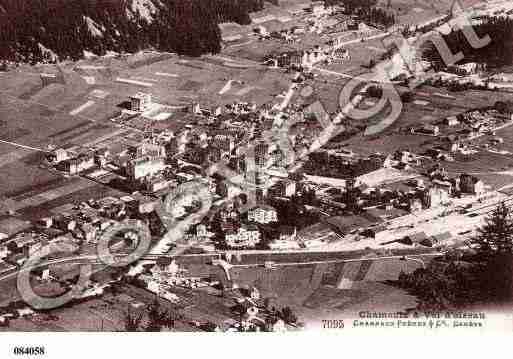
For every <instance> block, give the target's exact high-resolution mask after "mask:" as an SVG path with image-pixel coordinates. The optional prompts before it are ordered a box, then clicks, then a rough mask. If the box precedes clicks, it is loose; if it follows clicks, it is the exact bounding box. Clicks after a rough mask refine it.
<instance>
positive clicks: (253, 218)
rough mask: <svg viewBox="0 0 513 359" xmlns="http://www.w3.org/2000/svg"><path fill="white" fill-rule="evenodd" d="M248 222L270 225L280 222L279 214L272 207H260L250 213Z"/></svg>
mask: <svg viewBox="0 0 513 359" xmlns="http://www.w3.org/2000/svg"><path fill="white" fill-rule="evenodd" d="M248 221H250V222H257V223H260V224H269V223H271V222H277V221H278V212H277V211H276V209H274V208H273V207H271V206H258V207H255V208H252V209H250V210H249V211H248Z"/></svg>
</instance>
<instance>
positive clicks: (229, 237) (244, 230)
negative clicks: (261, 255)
mask: <svg viewBox="0 0 513 359" xmlns="http://www.w3.org/2000/svg"><path fill="white" fill-rule="evenodd" d="M260 237H261V234H260V231H259V230H258V228H257V227H255V226H241V227H240V228H239V229H238V231H227V232H226V234H225V237H224V239H225V241H226V244H227V245H228V246H229V247H231V248H253V247H255V246H256V245H257V244H258V243H259V242H260V239H261V238H260Z"/></svg>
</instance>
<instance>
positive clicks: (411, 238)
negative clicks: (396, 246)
mask: <svg viewBox="0 0 513 359" xmlns="http://www.w3.org/2000/svg"><path fill="white" fill-rule="evenodd" d="M426 240H429V237H428V235H427V234H426V233H424V232H417V233H413V234H409V235H407V236H405V237H404V238H402V239H401V240H400V242H401V243H402V244H406V245H409V246H412V245H414V244H421V243H422V242H424V241H426Z"/></svg>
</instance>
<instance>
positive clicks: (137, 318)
mask: <svg viewBox="0 0 513 359" xmlns="http://www.w3.org/2000/svg"><path fill="white" fill-rule="evenodd" d="M142 319H143V313H140V314H139V315H135V314H132V313H131V312H130V310H129V311H128V312H127V313H126V314H125V318H124V322H125V331H127V332H137V331H139V330H141V329H142V326H141V324H142Z"/></svg>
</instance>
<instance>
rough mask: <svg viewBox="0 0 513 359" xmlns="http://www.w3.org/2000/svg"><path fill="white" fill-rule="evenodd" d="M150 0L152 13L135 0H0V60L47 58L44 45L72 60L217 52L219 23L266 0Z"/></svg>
mask: <svg viewBox="0 0 513 359" xmlns="http://www.w3.org/2000/svg"><path fill="white" fill-rule="evenodd" d="M152 3H153V7H150V8H148V9H147V10H148V11H149V10H153V11H150V13H151V15H150V16H151V18H150V17H148V16H144V15H145V14H144V13H145V12H146V11H145V9H139V10H137V9H136V10H134V9H133V6H132V5H133V3H132V0H111V1H99V0H55V1H51V2H50V1H47V0H0V8H2V9H3V10H4V11H2V12H0V44H2V46H1V47H0V60H9V61H16V62H32V63H35V62H39V61H49V60H50V58H51V56H50V55H49V53H48V52H47V51H46V50H45V48H46V49H51V50H52V51H53V52H54V53H55V54H56V55H58V56H59V58H61V59H66V58H68V59H72V60H76V59H80V58H82V56H83V53H84V50H87V51H91V52H93V53H95V54H98V55H103V54H105V53H106V52H107V51H109V50H110V51H116V52H136V51H138V50H141V49H145V48H149V47H153V48H156V49H158V50H163V51H171V52H178V53H181V54H187V55H191V56H198V55H201V54H204V53H217V52H219V51H220V48H221V31H220V29H219V26H218V25H219V23H221V22H226V21H233V22H238V23H241V24H249V23H250V22H251V19H250V18H249V13H250V12H251V11H258V10H261V9H263V7H264V3H263V0H211V1H203V0H161V1H153V2H152ZM152 8H153V9H152ZM141 12H142V13H143V14H141ZM41 45H42V46H41Z"/></svg>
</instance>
